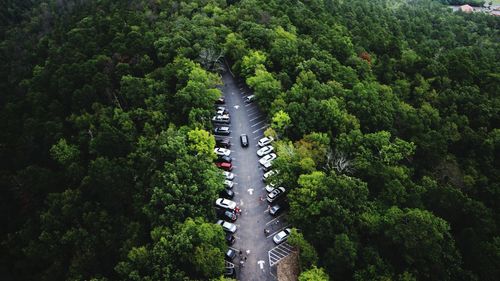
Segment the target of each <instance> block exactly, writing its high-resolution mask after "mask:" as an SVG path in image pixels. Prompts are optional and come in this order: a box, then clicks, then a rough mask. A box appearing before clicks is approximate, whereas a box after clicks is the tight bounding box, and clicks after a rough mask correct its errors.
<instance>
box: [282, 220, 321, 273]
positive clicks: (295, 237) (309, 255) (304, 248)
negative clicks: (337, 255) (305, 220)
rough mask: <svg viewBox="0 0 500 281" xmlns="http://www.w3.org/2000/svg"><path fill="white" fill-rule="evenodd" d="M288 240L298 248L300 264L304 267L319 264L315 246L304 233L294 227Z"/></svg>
mask: <svg viewBox="0 0 500 281" xmlns="http://www.w3.org/2000/svg"><path fill="white" fill-rule="evenodd" d="M287 242H288V243H289V244H290V245H292V246H294V247H296V248H297V249H298V251H299V260H300V266H301V267H302V268H310V267H311V266H315V265H316V264H317V262H318V254H317V253H316V250H315V249H314V248H313V246H311V244H310V243H309V242H307V240H305V239H304V236H303V235H302V233H299V232H297V230H296V229H292V233H291V234H290V237H289V238H288V240H287Z"/></svg>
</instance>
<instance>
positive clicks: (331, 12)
mask: <svg viewBox="0 0 500 281" xmlns="http://www.w3.org/2000/svg"><path fill="white" fill-rule="evenodd" d="M14 2H15V3H14ZM439 2H441V3H445V4H462V3H471V4H476V3H479V2H478V1H468V2H467V1H446V0H443V1H431V0H419V1H411V2H407V1H385V0H373V1H364V0H352V1H337V0H334V1H302V2H300V1H299V2H296V1H295V2H294V1H281V0H266V1H264V0H254V1H219V0H218V1H135V2H133V3H131V2H127V1H125V2H124V1H110V0H102V1H48V2H47V1H31V2H30V1H17V2H16V1H10V2H9V3H7V5H6V7H5V8H4V10H5V11H6V17H3V18H2V23H3V24H2V25H1V26H2V27H1V28H0V34H1V38H2V42H1V43H0V53H2V54H4V55H3V56H2V59H3V60H2V64H0V77H2V79H0V92H1V93H2V99H1V107H0V118H1V121H2V122H0V139H1V140H2V141H1V144H0V159H2V160H3V161H1V162H0V185H1V187H2V190H4V191H5V192H4V193H3V194H2V197H1V198H0V207H1V208H2V209H1V210H0V212H1V213H2V214H8V216H7V215H6V216H2V221H1V222H2V230H1V231H0V240H1V243H0V245H1V246H0V251H1V252H2V253H4V255H2V256H1V257H0V264H2V268H1V269H0V270H1V273H2V277H3V278H4V279H8V280H14V279H18V280H35V279H36V280H61V279H71V280H118V279H128V280H190V279H194V280H210V279H215V280H223V279H222V277H220V274H221V270H222V267H221V264H222V262H223V261H222V258H223V255H222V253H223V250H224V249H225V247H223V246H224V245H223V234H222V230H220V228H219V227H217V226H214V225H212V224H209V223H206V222H205V220H206V221H212V220H213V219H214V214H213V210H212V209H213V208H212V206H211V205H212V202H213V200H214V199H215V198H216V197H217V194H218V192H219V190H221V188H223V187H222V180H223V179H222V175H221V174H220V172H219V171H218V170H217V169H216V168H215V167H214V165H213V163H212V160H213V159H214V158H213V157H214V155H213V152H212V149H213V145H214V144H213V138H212V137H211V136H210V134H209V133H208V132H209V131H210V129H211V126H212V125H211V124H210V118H211V115H212V114H213V101H214V100H216V99H217V98H218V97H219V96H220V91H219V90H218V87H219V86H220V77H219V76H218V74H215V73H212V72H209V71H207V70H206V69H210V70H215V69H217V66H218V65H219V63H220V56H221V55H224V56H225V58H226V61H227V62H228V63H229V64H232V65H229V67H231V68H232V69H233V70H235V71H234V73H236V74H239V75H241V77H242V78H243V79H244V81H246V82H247V84H248V85H249V86H250V88H251V89H252V90H253V91H254V93H255V95H256V96H257V102H258V103H259V104H260V106H261V108H262V110H264V111H265V112H266V113H269V116H268V117H269V120H270V121H271V128H269V129H268V130H266V132H265V135H272V136H274V137H276V139H278V137H279V141H277V142H275V147H276V150H277V153H278V155H279V157H278V159H276V160H275V162H274V164H273V166H275V167H276V168H277V169H279V170H280V171H281V173H280V174H279V176H277V177H275V178H274V179H273V181H276V182H277V183H278V182H279V183H280V184H282V185H283V186H285V187H287V190H288V191H289V194H288V195H287V197H288V200H289V203H290V213H289V219H290V221H291V223H292V224H293V226H294V227H297V228H298V229H300V230H301V233H300V237H301V238H300V239H298V240H300V241H299V242H297V243H298V244H297V245H299V244H300V246H301V247H300V248H301V249H302V250H301V253H302V254H304V255H305V256H304V257H303V258H301V259H302V260H303V261H305V263H303V270H304V273H303V276H302V277H301V278H308V279H313V280H321V279H326V277H325V274H323V273H322V271H321V269H316V268H312V269H310V268H309V267H310V266H311V265H313V264H316V263H317V262H320V265H321V266H322V268H323V269H324V272H326V273H327V274H328V275H329V277H330V278H336V279H342V280H344V279H345V280H350V279H351V280H499V279H500V272H499V270H498V269H499V268H500V265H499V260H500V258H499V256H498V253H499V248H500V247H499V244H500V243H499V238H498V233H499V231H498V227H499V225H500V224H499V219H500V217H499V215H498V214H500V209H499V204H498V202H499V201H500V186H499V184H498V183H499V182H500V178H499V173H498V170H499V165H498V155H500V153H499V147H500V145H499V144H500V133H499V132H500V131H499V130H498V123H499V120H500V115H499V111H498V108H499V104H500V102H499V96H498V93H499V92H500V86H499V85H500V83H499V82H500V80H499V75H498V73H500V64H499V62H500V59H499V58H498V50H499V49H500V47H499V43H498V26H499V18H498V17H494V16H490V15H487V14H482V13H474V14H465V13H454V12H452V11H451V10H450V9H449V8H448V7H445V6H444V5H441V4H440V3H439ZM197 61H199V62H201V65H200V64H198V63H197ZM202 66H203V67H202ZM190 217H191V218H194V217H198V219H195V220H191V219H189V218H190ZM199 217H201V218H203V219H199ZM181 222H184V223H181ZM318 226H321V231H318ZM294 239H295V238H294V235H292V237H291V238H290V241H292V242H293V241H294ZM296 240H297V239H296ZM187 252H189V256H188V255H187V254H186V253H187ZM309 269H310V270H309ZM304 276H305V277H304ZM311 276H312V277H311ZM217 278H218V279H217ZM306 280H307V279H306Z"/></svg>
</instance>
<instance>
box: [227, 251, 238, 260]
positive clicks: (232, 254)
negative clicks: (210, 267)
mask: <svg viewBox="0 0 500 281" xmlns="http://www.w3.org/2000/svg"><path fill="white" fill-rule="evenodd" d="M225 257H226V260H227V261H232V260H233V259H234V257H236V251H235V250H233V249H231V248H229V249H228V250H227V252H226V255H225Z"/></svg>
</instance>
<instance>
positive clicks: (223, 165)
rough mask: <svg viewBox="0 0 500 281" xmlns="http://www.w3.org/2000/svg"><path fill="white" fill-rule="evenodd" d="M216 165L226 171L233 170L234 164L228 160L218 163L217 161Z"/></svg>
mask: <svg viewBox="0 0 500 281" xmlns="http://www.w3.org/2000/svg"><path fill="white" fill-rule="evenodd" d="M215 165H216V166H217V167H218V168H221V169H223V170H226V171H231V170H233V164H231V163H228V162H217V163H215Z"/></svg>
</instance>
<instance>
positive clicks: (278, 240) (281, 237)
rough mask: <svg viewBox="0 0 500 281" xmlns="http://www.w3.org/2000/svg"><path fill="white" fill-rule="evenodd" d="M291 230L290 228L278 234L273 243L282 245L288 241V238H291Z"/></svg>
mask: <svg viewBox="0 0 500 281" xmlns="http://www.w3.org/2000/svg"><path fill="white" fill-rule="evenodd" d="M290 232H291V229H290V228H285V229H283V230H282V231H280V232H278V234H276V235H274V237H273V241H274V243H276V244H281V243H283V242H285V241H286V239H288V236H290Z"/></svg>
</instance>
